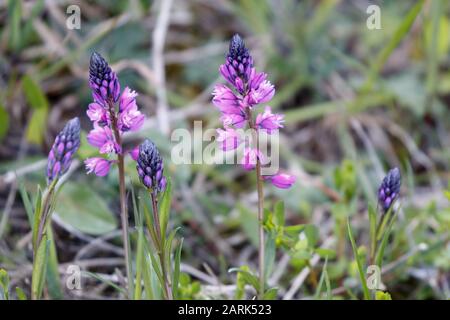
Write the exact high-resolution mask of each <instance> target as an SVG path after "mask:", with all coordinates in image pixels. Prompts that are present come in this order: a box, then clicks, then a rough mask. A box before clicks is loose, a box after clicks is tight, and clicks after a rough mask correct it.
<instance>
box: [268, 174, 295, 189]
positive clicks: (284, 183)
mask: <svg viewBox="0 0 450 320" xmlns="http://www.w3.org/2000/svg"><path fill="white" fill-rule="evenodd" d="M264 180H269V181H270V182H271V183H272V184H273V185H274V186H275V187H277V188H280V189H289V188H290V187H292V185H293V184H294V183H295V181H296V180H297V178H296V177H295V176H293V175H290V174H287V173H278V174H275V175H273V176H265V177H264Z"/></svg>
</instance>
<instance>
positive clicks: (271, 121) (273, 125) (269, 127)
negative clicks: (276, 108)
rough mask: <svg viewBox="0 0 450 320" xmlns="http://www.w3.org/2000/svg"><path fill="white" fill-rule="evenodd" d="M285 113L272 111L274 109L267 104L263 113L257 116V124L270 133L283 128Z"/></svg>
mask: <svg viewBox="0 0 450 320" xmlns="http://www.w3.org/2000/svg"><path fill="white" fill-rule="evenodd" d="M283 118H284V115H282V114H274V113H272V109H271V108H270V107H269V106H267V107H266V108H265V109H264V112H263V113H260V114H258V116H257V117H256V125H257V126H258V128H260V129H263V130H266V131H267V132H268V133H269V134H270V133H272V132H273V131H276V130H278V129H279V128H283V122H284V119H283Z"/></svg>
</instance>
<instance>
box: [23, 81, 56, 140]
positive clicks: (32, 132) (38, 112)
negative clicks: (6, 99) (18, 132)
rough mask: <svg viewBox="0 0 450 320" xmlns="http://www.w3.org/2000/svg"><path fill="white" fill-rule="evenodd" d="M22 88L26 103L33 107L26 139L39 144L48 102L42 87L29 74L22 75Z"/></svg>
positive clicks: (42, 134)
mask: <svg viewBox="0 0 450 320" xmlns="http://www.w3.org/2000/svg"><path fill="white" fill-rule="evenodd" d="M22 88H23V91H24V94H25V98H26V99H27V103H28V105H29V106H30V107H31V108H33V109H34V112H33V115H32V116H31V119H30V122H29V124H28V128H27V135H26V136H27V140H28V141H29V142H30V143H36V144H40V143H42V141H43V137H44V133H45V127H46V125H45V124H46V121H47V113H48V108H49V103H48V100H47V98H46V96H45V94H44V93H43V91H42V89H41V88H40V87H39V85H38V84H37V83H36V82H35V81H34V80H33V79H32V78H31V77H30V76H28V75H25V76H24V77H23V79H22Z"/></svg>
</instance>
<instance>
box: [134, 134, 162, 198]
mask: <svg viewBox="0 0 450 320" xmlns="http://www.w3.org/2000/svg"><path fill="white" fill-rule="evenodd" d="M136 169H137V172H138V175H139V178H140V180H141V182H142V183H143V184H144V186H145V187H146V188H148V189H155V190H157V191H162V190H164V189H165V187H166V178H165V177H164V164H163V160H162V158H161V156H160V154H159V151H158V148H157V147H156V146H155V144H154V143H153V142H152V141H150V140H148V139H146V140H145V141H144V142H143V143H142V144H141V145H140V146H139V157H138V160H137V165H136Z"/></svg>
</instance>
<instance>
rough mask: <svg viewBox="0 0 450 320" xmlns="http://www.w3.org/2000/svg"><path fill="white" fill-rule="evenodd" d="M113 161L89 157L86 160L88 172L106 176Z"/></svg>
mask: <svg viewBox="0 0 450 320" xmlns="http://www.w3.org/2000/svg"><path fill="white" fill-rule="evenodd" d="M111 163H112V161H110V160H107V159H104V158H98V157H96V158H89V159H86V160H85V161H84V164H85V165H86V169H87V173H88V174H90V173H92V172H93V173H94V174H95V175H96V176H99V177H104V176H106V175H107V174H108V173H109V169H110V168H111Z"/></svg>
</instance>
